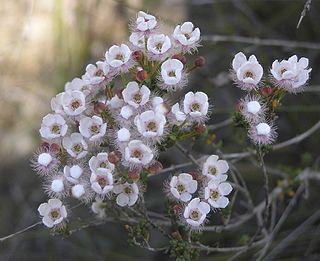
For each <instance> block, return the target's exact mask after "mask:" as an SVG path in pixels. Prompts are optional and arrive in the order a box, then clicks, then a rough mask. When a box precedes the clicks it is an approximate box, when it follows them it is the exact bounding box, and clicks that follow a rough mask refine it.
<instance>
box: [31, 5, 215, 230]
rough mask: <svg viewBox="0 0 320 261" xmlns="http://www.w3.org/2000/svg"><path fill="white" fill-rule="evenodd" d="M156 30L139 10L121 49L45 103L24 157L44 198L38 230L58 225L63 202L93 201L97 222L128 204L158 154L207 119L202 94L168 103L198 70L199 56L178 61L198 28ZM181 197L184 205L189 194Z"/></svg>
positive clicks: (193, 44) (155, 166)
mask: <svg viewBox="0 0 320 261" xmlns="http://www.w3.org/2000/svg"><path fill="white" fill-rule="evenodd" d="M159 28H160V26H159V24H158V22H157V19H156V18H155V17H154V16H152V15H150V14H147V13H145V12H142V11H141V12H139V13H138V15H137V18H136V20H135V21H134V22H132V23H131V25H130V29H131V35H130V37H129V41H128V42H127V43H122V44H119V45H113V46H111V47H110V48H109V49H108V50H107V51H106V52H105V56H104V59H103V60H101V61H97V62H96V63H95V64H89V65H88V66H87V67H86V69H85V72H84V74H83V75H82V76H81V77H79V78H75V79H73V80H72V81H70V82H68V83H66V85H65V88H64V91H63V92H61V93H59V94H57V95H56V96H55V97H54V98H52V100H51V109H52V112H51V113H50V114H48V115H46V116H45V117H44V118H43V120H42V123H41V128H40V135H41V138H42V140H43V142H42V144H41V146H40V148H39V150H38V151H37V153H36V154H35V155H34V157H33V159H32V167H33V168H34V170H35V171H36V172H37V173H38V174H39V175H40V176H41V177H42V178H43V180H44V184H45V185H44V187H45V191H46V192H47V194H48V196H49V197H50V198H51V199H49V201H48V203H43V204H41V205H40V207H39V213H40V215H41V216H43V221H44V222H43V223H44V224H45V225H46V226H48V227H56V226H57V225H59V226H60V225H63V224H65V221H66V217H67V209H66V207H65V206H64V205H63V203H62V201H64V202H65V201H66V200H67V199H68V198H70V197H72V198H76V199H78V200H80V201H82V202H86V203H88V202H93V201H94V202H93V205H92V210H93V212H94V213H96V214H97V215H98V216H100V217H103V216H104V214H103V211H101V209H102V208H103V206H104V202H106V201H107V200H108V201H110V202H114V204H115V205H117V206H119V207H124V206H129V207H131V206H133V205H135V204H136V203H137V202H138V201H139V198H140V195H141V193H142V192H143V191H142V190H143V189H142V187H143V188H145V184H144V183H145V180H144V178H143V177H145V176H146V175H148V174H151V173H156V172H157V171H159V170H161V167H162V165H161V163H160V162H158V161H157V156H158V152H159V150H160V149H161V150H163V149H166V148H168V147H170V146H172V145H173V143H174V142H175V141H176V140H183V139H184V137H185V136H188V137H192V136H195V135H198V134H197V133H196V132H195V131H194V129H195V126H197V125H199V124H201V126H202V125H203V123H204V121H205V120H206V119H207V115H208V111H209V103H208V96H207V95H206V94H205V93H203V92H195V93H193V92H188V93H187V94H186V95H185V96H184V98H183V99H182V101H181V102H177V103H175V104H174V105H172V104H170V102H169V98H170V94H171V93H172V92H173V91H176V90H178V89H182V88H183V87H185V85H186V83H187V77H188V74H189V73H190V71H192V70H193V69H195V68H196V67H200V66H202V65H203V62H204V59H203V58H202V57H197V58H196V59H195V62H194V63H191V64H190V63H189V64H188V61H187V57H186V55H187V54H192V53H194V52H195V51H196V50H197V47H198V45H199V41H200V30H199V28H195V27H194V25H193V24H192V23H191V22H185V23H183V24H181V25H177V26H176V28H175V29H174V30H173V33H172V35H165V34H163V33H161V32H160V31H159ZM182 179H183V178H182ZM186 180H187V178H186ZM142 185H143V186H142ZM194 186H197V185H196V183H193V186H190V188H189V190H188V191H189V192H190V193H193V192H195V189H196V187H194ZM181 199H183V200H185V201H187V200H190V194H188V195H187V194H185V195H183V196H182V197H181ZM101 206H102V207H101Z"/></svg>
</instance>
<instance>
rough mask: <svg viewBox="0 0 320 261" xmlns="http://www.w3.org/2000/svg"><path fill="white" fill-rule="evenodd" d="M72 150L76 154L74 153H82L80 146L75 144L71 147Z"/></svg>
mask: <svg viewBox="0 0 320 261" xmlns="http://www.w3.org/2000/svg"><path fill="white" fill-rule="evenodd" d="M72 150H73V151H74V152H76V153H79V152H81V151H82V146H81V144H75V145H74V146H73V148H72Z"/></svg>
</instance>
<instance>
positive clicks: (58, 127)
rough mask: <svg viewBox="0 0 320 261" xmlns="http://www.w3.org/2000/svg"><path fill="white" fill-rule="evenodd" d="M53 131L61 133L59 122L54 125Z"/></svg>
mask: <svg viewBox="0 0 320 261" xmlns="http://www.w3.org/2000/svg"><path fill="white" fill-rule="evenodd" d="M51 132H52V133H54V134H60V126H59V125H57V124H55V125H52V127H51Z"/></svg>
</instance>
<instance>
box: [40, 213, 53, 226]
mask: <svg viewBox="0 0 320 261" xmlns="http://www.w3.org/2000/svg"><path fill="white" fill-rule="evenodd" d="M42 223H43V224H44V225H45V226H47V227H48V228H52V227H53V225H54V223H53V221H52V219H51V218H49V216H47V215H46V216H44V217H43V218H42Z"/></svg>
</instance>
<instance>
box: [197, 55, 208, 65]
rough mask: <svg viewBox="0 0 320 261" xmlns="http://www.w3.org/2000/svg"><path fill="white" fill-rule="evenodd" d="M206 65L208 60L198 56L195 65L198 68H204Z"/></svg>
mask: <svg viewBox="0 0 320 261" xmlns="http://www.w3.org/2000/svg"><path fill="white" fill-rule="evenodd" d="M205 63H206V59H205V58H204V57H203V56H197V57H196V59H195V60H194V65H195V66H197V67H202V66H203V65H204V64H205Z"/></svg>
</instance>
